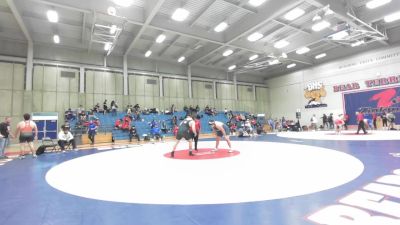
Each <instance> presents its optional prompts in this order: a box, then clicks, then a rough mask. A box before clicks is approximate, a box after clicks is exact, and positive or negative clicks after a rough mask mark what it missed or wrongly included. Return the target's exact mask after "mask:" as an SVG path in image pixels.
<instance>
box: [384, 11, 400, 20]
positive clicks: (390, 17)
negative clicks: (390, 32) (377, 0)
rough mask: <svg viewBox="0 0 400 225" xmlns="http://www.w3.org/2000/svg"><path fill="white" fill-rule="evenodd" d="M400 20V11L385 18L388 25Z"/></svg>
mask: <svg viewBox="0 0 400 225" xmlns="http://www.w3.org/2000/svg"><path fill="white" fill-rule="evenodd" d="M399 19H400V11H399V12H395V13H393V14H390V15H388V16H385V18H384V20H385V22H386V23H390V22H393V21H396V20H399Z"/></svg>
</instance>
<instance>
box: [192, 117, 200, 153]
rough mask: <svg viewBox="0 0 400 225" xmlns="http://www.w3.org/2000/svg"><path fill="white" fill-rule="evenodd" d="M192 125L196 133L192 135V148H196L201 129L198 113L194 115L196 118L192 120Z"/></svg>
mask: <svg viewBox="0 0 400 225" xmlns="http://www.w3.org/2000/svg"><path fill="white" fill-rule="evenodd" d="M194 126H195V128H196V135H195V136H194V138H193V140H194V150H196V151H198V150H197V142H198V141H199V136H200V130H201V122H200V115H197V116H196V119H195V120H194Z"/></svg>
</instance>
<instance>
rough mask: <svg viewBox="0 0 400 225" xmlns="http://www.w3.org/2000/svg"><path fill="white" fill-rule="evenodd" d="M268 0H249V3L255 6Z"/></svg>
mask: <svg viewBox="0 0 400 225" xmlns="http://www.w3.org/2000/svg"><path fill="white" fill-rule="evenodd" d="M265 1H266V0H249V4H250V5H252V6H254V7H258V6H260V5H262V4H263V3H264V2H265Z"/></svg>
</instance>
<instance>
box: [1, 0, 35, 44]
mask: <svg viewBox="0 0 400 225" xmlns="http://www.w3.org/2000/svg"><path fill="white" fill-rule="evenodd" d="M7 3H8V6H9V7H10V9H11V12H12V14H13V15H14V18H15V19H16V20H17V23H18V25H19V27H20V28H21V30H22V32H23V33H24V35H25V38H26V40H28V43H29V44H32V43H33V39H32V37H31V35H30V34H29V31H28V28H27V27H26V25H25V23H24V20H23V19H22V17H21V14H20V13H19V11H18V9H17V6H16V5H15V3H14V0H7Z"/></svg>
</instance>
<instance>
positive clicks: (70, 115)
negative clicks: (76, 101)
mask: <svg viewBox="0 0 400 225" xmlns="http://www.w3.org/2000/svg"><path fill="white" fill-rule="evenodd" d="M75 118H76V117H75V115H74V113H73V112H72V110H71V108H69V109H68V110H67V111H66V112H65V119H66V121H70V120H74V119H75Z"/></svg>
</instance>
